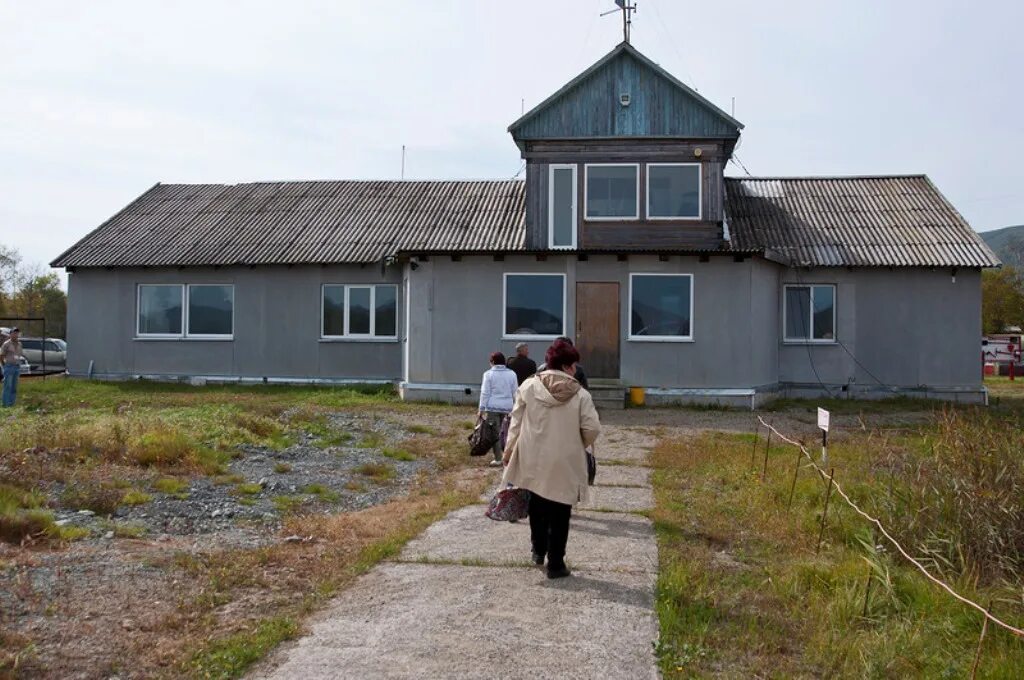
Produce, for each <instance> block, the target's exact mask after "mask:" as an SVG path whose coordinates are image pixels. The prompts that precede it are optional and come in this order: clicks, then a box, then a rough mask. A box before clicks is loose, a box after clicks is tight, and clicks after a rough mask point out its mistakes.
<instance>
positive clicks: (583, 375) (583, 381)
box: [537, 335, 590, 390]
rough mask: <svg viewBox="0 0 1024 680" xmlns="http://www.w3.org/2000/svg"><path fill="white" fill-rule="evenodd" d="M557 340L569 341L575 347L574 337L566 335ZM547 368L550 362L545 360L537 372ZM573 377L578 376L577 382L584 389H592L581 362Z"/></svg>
mask: <svg viewBox="0 0 1024 680" xmlns="http://www.w3.org/2000/svg"><path fill="white" fill-rule="evenodd" d="M555 342H566V343H569V346H570V347H575V345H573V344H572V339H571V338H568V337H566V336H564V335H562V336H560V337H557V338H555ZM547 369H548V364H547V362H546V361H545V362H544V363H543V364H541V365H540V366H538V367H537V372H538V373H540V372H541V371H546V370H547ZM573 377H574V378H576V382H578V383H579V384H580V385H582V386H583V389H585V390H589V389H590V381H588V380H587V374H586V373H584V372H583V366H581V365H580V364H576V375H574V376H573Z"/></svg>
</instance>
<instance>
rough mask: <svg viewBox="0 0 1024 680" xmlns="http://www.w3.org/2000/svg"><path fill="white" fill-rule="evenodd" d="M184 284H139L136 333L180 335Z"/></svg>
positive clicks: (145, 334)
mask: <svg viewBox="0 0 1024 680" xmlns="http://www.w3.org/2000/svg"><path fill="white" fill-rule="evenodd" d="M183 295H184V286H181V285H178V284H175V285H166V284H144V285H140V286H139V310H138V311H139V315H138V327H137V330H138V334H139V335H140V336H154V337H180V336H181V333H182V310H183V306H182V297H183Z"/></svg>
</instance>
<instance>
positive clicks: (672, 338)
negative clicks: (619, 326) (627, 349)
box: [626, 272, 696, 342]
mask: <svg viewBox="0 0 1024 680" xmlns="http://www.w3.org/2000/svg"><path fill="white" fill-rule="evenodd" d="M636 276H672V277H687V278H689V279H690V334H689V335H633V277H636ZM694 279H695V277H694V275H693V274H692V273H688V272H630V274H629V302H628V304H629V307H627V308H626V323H627V324H628V325H627V328H628V334H627V336H626V337H627V339H628V340H630V341H631V342H693V329H694V324H695V323H696V322H695V316H696V315H695V310H694V306H693V300H694V297H693V290H694V288H695V287H696V286H695V283H696V282H695V280H694Z"/></svg>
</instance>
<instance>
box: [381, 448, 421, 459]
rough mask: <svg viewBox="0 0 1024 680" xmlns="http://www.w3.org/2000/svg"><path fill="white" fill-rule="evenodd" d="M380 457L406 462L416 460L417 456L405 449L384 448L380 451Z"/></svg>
mask: <svg viewBox="0 0 1024 680" xmlns="http://www.w3.org/2000/svg"><path fill="white" fill-rule="evenodd" d="M380 455H382V456H384V457H385V458H390V459H392V460H399V461H404V462H409V461H413V460H416V456H414V455H413V454H411V453H409V452H408V451H406V450H405V449H393V448H383V449H381V451H380Z"/></svg>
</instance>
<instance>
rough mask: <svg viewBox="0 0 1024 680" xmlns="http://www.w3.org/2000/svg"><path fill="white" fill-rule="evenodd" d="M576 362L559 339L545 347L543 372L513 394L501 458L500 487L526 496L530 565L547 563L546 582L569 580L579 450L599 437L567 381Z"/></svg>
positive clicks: (580, 491)
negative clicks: (567, 550) (567, 557)
mask: <svg viewBox="0 0 1024 680" xmlns="http://www.w3.org/2000/svg"><path fill="white" fill-rule="evenodd" d="M579 359H580V355H579V352H577V351H576V349H575V348H574V347H573V346H572V345H571V344H569V343H567V342H565V341H564V340H557V341H555V343H554V344H553V345H551V347H550V348H548V351H547V354H546V356H545V360H546V362H547V370H545V371H543V372H541V373H538V374H537V375H535V376H533V377H531V378H529V379H527V380H526V382H524V383H523V384H522V385H521V386H520V387H519V391H518V392H517V393H516V399H515V406H514V407H513V408H512V422H511V424H510V425H509V429H508V442H507V443H506V446H505V454H504V456H503V462H504V463H505V465H506V466H507V467H506V468H505V476H504V479H503V480H502V483H503V485H504V484H511V485H513V486H517V487H519V488H521V489H527V490H529V492H530V540H531V542H532V544H533V561H534V563H535V564H537V565H541V564H544V559H545V557H546V558H547V561H548V578H561V577H564V576H568V575H569V570H568V569H567V568H566V566H565V544H566V542H567V540H568V538H569V516H570V515H571V514H572V506H573V505H575V504H576V503H579V502H580V501H583V500H586V496H587V459H586V454H585V453H584V449H585V448H586V447H587V446H590V445H591V444H593V443H594V441H595V440H596V439H597V435H598V434H600V432H601V423H600V421H599V420H598V418H597V409H595V408H594V400H593V399H591V397H590V393H589V392H587V391H586V390H585V389H583V388H582V387H581V386H580V384H579V383H578V382H576V379H575V378H574V377H573V374H574V373H575V372H576V362H578V361H579Z"/></svg>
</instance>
